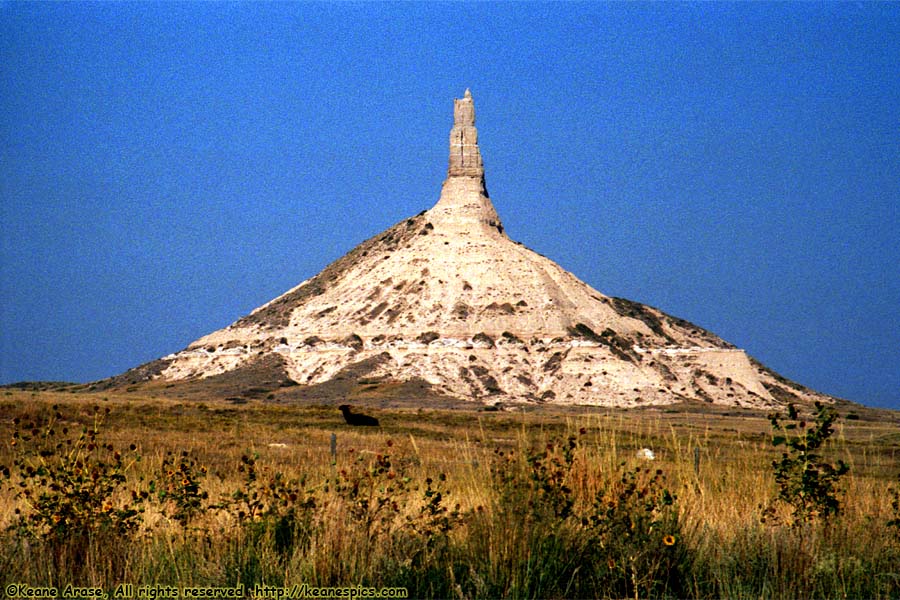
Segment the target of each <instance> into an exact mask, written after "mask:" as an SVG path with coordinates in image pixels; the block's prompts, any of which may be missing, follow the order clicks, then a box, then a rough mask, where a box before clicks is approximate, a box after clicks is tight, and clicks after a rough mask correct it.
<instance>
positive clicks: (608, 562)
mask: <svg viewBox="0 0 900 600" xmlns="http://www.w3.org/2000/svg"><path fill="white" fill-rule="evenodd" d="M606 566H607V567H609V568H610V570H612V569H615V568H616V561H614V560H613V559H612V558H607V559H606Z"/></svg>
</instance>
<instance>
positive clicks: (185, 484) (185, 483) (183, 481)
mask: <svg viewBox="0 0 900 600" xmlns="http://www.w3.org/2000/svg"><path fill="white" fill-rule="evenodd" d="M181 485H183V486H184V487H187V486H189V485H191V481H190V480H189V479H187V478H184V479H182V480H181Z"/></svg>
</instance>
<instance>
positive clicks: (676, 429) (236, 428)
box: [0, 390, 900, 598]
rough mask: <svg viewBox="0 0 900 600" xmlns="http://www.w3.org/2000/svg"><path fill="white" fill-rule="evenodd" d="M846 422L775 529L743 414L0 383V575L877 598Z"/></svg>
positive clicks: (884, 590) (876, 545) (897, 512)
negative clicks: (354, 405)
mask: <svg viewBox="0 0 900 600" xmlns="http://www.w3.org/2000/svg"><path fill="white" fill-rule="evenodd" d="M359 408H360V409H365V407H362V406H361V407H359ZM850 409H851V407H841V408H840V410H839V412H840V413H841V415H842V418H840V419H838V421H837V422H836V424H835V427H834V433H833V435H831V437H830V439H828V440H827V442H826V443H825V446H824V449H823V450H822V457H823V458H822V460H824V461H826V462H827V463H829V464H830V463H836V461H838V460H842V461H844V462H845V463H846V464H848V465H849V467H850V470H849V473H848V474H847V475H844V476H842V477H840V478H838V481H837V490H838V495H837V498H838V500H839V502H840V505H839V506H840V510H839V512H838V513H837V514H828V513H827V510H825V511H823V512H822V514H816V513H815V512H814V513H813V514H812V516H809V517H808V518H799V517H798V516H797V514H795V513H793V512H792V510H791V505H790V503H787V502H777V501H776V498H777V496H778V491H779V487H778V486H777V484H776V480H775V476H774V469H773V464H772V463H773V461H775V460H779V459H780V458H781V456H782V452H784V451H785V448H784V446H780V447H774V446H773V444H772V439H773V430H772V426H771V423H770V422H769V420H768V419H767V418H766V415H763V414H756V413H752V412H750V411H740V410H732V411H723V410H719V411H715V410H711V409H709V407H698V406H691V407H681V409H679V410H675V409H642V410H627V411H626V410H600V409H589V408H577V409H576V408H569V409H565V410H562V409H558V410H551V409H546V408H543V409H540V410H532V411H523V412H479V411H476V410H429V409H415V408H403V407H395V408H382V409H377V410H376V409H371V410H366V411H367V412H369V413H371V414H375V415H376V416H378V418H379V419H380V420H381V425H382V426H381V427H380V428H351V427H348V426H346V425H345V424H344V423H343V420H342V418H341V415H340V413H339V412H338V411H337V410H336V409H334V408H333V407H330V406H329V407H326V406H318V407H317V406H303V405H283V404H275V403H264V402H248V403H243V404H235V403H229V402H225V401H208V402H194V401H190V402H186V401H178V400H172V399H167V398H152V397H149V396H145V395H142V394H141V392H140V391H136V392H132V393H129V394H121V393H112V392H106V393H100V394H88V393H81V392H79V393H68V392H66V391H29V390H4V391H2V392H0V415H2V417H0V440H3V443H2V444H0V473H2V475H0V484H2V485H3V488H2V492H0V527H2V529H3V533H2V534H0V535H2V536H3V540H2V544H0V583H2V586H3V587H2V589H4V590H7V586H9V585H10V584H16V583H19V584H27V585H29V586H36V587H37V586H55V587H59V588H60V591H62V590H63V588H64V587H65V586H66V585H68V584H74V585H79V586H99V587H102V588H104V589H105V590H107V591H108V592H110V597H112V595H111V593H112V592H113V591H114V590H115V588H116V586H117V585H119V584H121V583H129V584H133V585H134V586H135V587H138V586H143V585H172V586H180V587H186V586H216V587H220V588H233V587H235V586H237V585H238V584H242V585H243V586H244V588H243V589H244V590H251V589H252V588H253V586H255V585H261V584H266V585H271V586H289V585H293V584H303V583H305V584H308V585H310V586H316V587H330V586H366V587H373V588H386V587H402V588H405V589H406V590H407V592H408V594H409V596H410V597H426V596H427V597H441V598H451V597H459V598H469V597H473V598H482V597H486V598H496V597H541V598H549V597H610V598H622V597H634V598H646V597H698V598H721V597H729V598H759V597H775V598H810V597H828V598H837V597H841V598H887V597H894V598H896V597H900V527H898V526H894V525H891V522H892V521H894V520H897V519H900V505H898V500H897V493H896V492H895V491H894V488H897V487H900V482H898V473H900V465H898V463H897V461H896V459H897V458H898V457H900V425H898V422H897V415H896V414H892V413H884V412H882V413H875V412H873V411H867V410H864V409H858V410H856V413H857V414H854V415H852V416H853V417H856V418H852V419H847V418H846V417H847V413H848V410H850ZM801 418H802V419H805V420H808V421H809V423H810V424H809V425H806V428H807V430H808V428H810V427H812V417H811V415H806V416H805V417H804V416H802V417H801ZM804 424H805V423H804ZM796 431H801V430H800V429H798V430H795V432H796ZM85 432H86V433H85ZM332 436H334V441H335V445H334V454H332ZM645 448H647V449H650V450H652V452H653V454H654V456H655V458H654V460H647V459H645V458H641V457H639V456H638V454H639V453H640V451H641V450H642V449H645ZM357 589H358V588H357ZM246 593H249V592H246ZM6 595H7V596H9V595H10V594H9V590H7V591H6Z"/></svg>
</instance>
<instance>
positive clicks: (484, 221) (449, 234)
mask: <svg viewBox="0 0 900 600" xmlns="http://www.w3.org/2000/svg"><path fill="white" fill-rule="evenodd" d="M453 112H454V123H453V127H452V129H451V130H450V157H449V168H448V170H447V179H446V180H445V181H444V184H443V187H442V188H441V194H440V198H439V200H438V202H437V203H436V204H435V205H434V206H433V207H432V208H431V209H430V210H426V211H423V212H422V213H420V214H418V215H416V216H414V217H411V218H409V219H406V220H404V221H401V222H400V223H398V224H396V225H394V226H393V227H391V228H389V229H388V230H386V231H384V232H382V233H380V234H378V235H376V236H375V237H373V238H371V239H369V240H367V241H365V242H363V243H362V244H360V245H359V246H357V247H356V248H354V249H353V250H351V251H350V252H349V253H347V254H346V255H345V256H343V257H342V258H340V259H338V260H337V261H335V262H334V263H332V264H330V265H328V266H327V267H326V268H325V269H324V270H323V271H322V272H320V273H319V274H318V275H316V276H315V277H312V278H311V279H308V280H306V281H304V282H302V283H301V284H299V285H298V286H297V287H295V288H293V289H292V290H289V291H288V292H286V293H285V294H283V295H281V296H279V297H278V298H275V299H274V300H272V301H271V302H269V303H267V304H265V305H263V306H261V307H259V308H258V309H256V310H254V311H253V312H252V313H250V314H249V315H247V316H245V317H243V318H241V319H239V320H237V321H236V322H235V323H233V324H232V325H230V326H228V327H226V328H225V329H222V330H219V331H215V332H213V333H211V334H209V335H207V336H205V337H203V338H200V339H199V340H197V341H195V342H193V343H192V344H190V345H189V346H188V347H187V348H185V349H184V350H182V351H180V352H177V353H175V354H172V355H169V356H167V357H165V358H163V359H160V360H158V361H154V362H153V363H149V364H147V365H143V366H142V367H138V368H136V369H133V370H132V371H129V372H127V373H125V374H123V375H122V376H119V377H118V378H116V379H115V381H117V382H119V383H122V382H128V383H133V382H138V381H146V380H163V381H166V382H177V381H188V382H191V381H198V380H217V381H218V380H221V379H222V378H229V377H230V378H232V379H234V378H242V377H249V378H250V379H252V378H253V377H254V375H253V373H257V376H258V374H259V373H262V372H265V373H266V377H268V378H269V379H272V380H273V381H281V382H282V384H287V383H291V384H293V383H296V384H298V385H299V386H300V387H298V388H296V390H297V392H296V394H297V395H299V396H300V397H302V396H303V393H304V392H303V391H304V389H309V390H312V389H314V388H315V386H321V385H322V384H325V383H327V382H329V381H333V380H336V379H342V380H345V381H346V380H348V379H349V380H350V381H351V383H359V384H360V385H362V384H365V383H367V382H368V383H369V384H372V382H375V383H376V384H377V383H385V382H388V383H390V382H393V383H400V382H411V381H416V382H419V383H420V384H422V385H423V386H425V387H426V388H428V390H429V392H430V393H433V394H440V395H444V396H450V397H454V398H462V399H471V400H479V401H482V402H488V403H494V402H497V401H501V400H502V401H504V402H553V403H565V404H584V405H607V406H634V405H640V404H668V403H673V402H679V401H684V400H697V401H705V402H713V403H717V404H726V405H739V406H753V407H762V406H768V405H772V404H774V403H776V402H780V401H784V400H794V401H796V400H800V401H802V400H807V399H811V398H813V397H820V396H818V395H817V394H815V393H814V392H811V391H810V390H807V389H806V388H803V387H802V386H798V385H796V384H792V383H791V382H787V381H786V380H784V379H782V378H779V377H778V376H777V375H775V374H774V373H772V372H771V371H769V370H767V369H765V368H764V367H762V365H759V364H758V363H756V362H755V361H753V360H751V359H750V358H749V357H748V356H747V354H745V353H744V351H742V350H740V349H738V348H735V347H734V346H732V345H731V344H729V343H727V342H725V341H723V340H722V339H720V338H718V337H716V336H715V335H713V334H711V333H709V332H707V331H704V330H703V329H701V328H699V327H697V326H695V325H692V324H691V323H688V322H686V321H684V320H681V319H677V318H674V317H671V316H669V315H667V314H665V313H663V312H661V311H659V310H657V309H655V308H652V307H649V306H645V305H642V304H639V303H636V302H632V301H630V300H625V299H622V298H614V297H609V296H606V295H604V294H602V293H600V292H598V291H596V290H594V289H592V288H591V287H590V286H588V285H587V284H585V283H584V282H582V281H580V280H579V279H578V278H576V277H575V276H574V275H572V274H571V273H569V272H567V271H565V270H564V269H563V268H561V267H560V266H559V265H557V264H556V263H554V262H553V261H551V260H549V259H547V258H545V257H543V256H541V255H539V254H537V253H535V252H533V251H531V250H529V249H528V248H525V247H524V246H522V245H521V244H519V243H516V242H514V241H512V240H511V239H509V237H507V235H506V232H505V231H504V229H503V225H502V224H501V221H500V217H499V216H498V215H497V212H496V211H495V210H494V207H493V205H492V203H491V200H490V198H489V196H488V192H487V188H486V185H485V176H484V165H483V162H482V158H481V152H480V151H479V148H478V133H477V130H476V129H475V107H474V103H473V100H472V95H471V93H470V92H469V91H468V90H466V93H465V96H464V97H463V98H462V99H458V100H455V101H454V111H453Z"/></svg>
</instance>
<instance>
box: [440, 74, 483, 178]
mask: <svg viewBox="0 0 900 600" xmlns="http://www.w3.org/2000/svg"><path fill="white" fill-rule="evenodd" d="M447 176H448V177H458V176H463V177H484V164H483V163H482V161H481V152H480V151H479V150H478V130H477V129H475V102H474V101H473V100H472V92H470V91H469V90H468V89H466V93H465V95H464V96H463V97H462V98H461V99H456V100H454V101H453V129H451V130H450V167H449V168H448V169H447Z"/></svg>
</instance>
